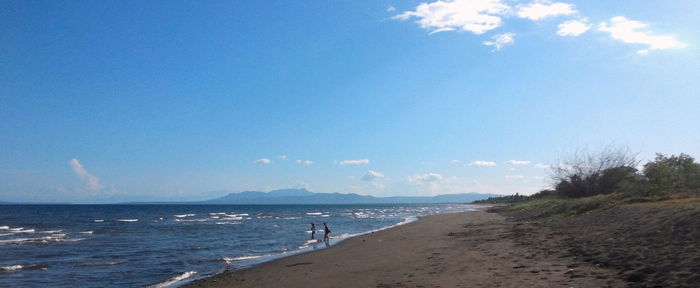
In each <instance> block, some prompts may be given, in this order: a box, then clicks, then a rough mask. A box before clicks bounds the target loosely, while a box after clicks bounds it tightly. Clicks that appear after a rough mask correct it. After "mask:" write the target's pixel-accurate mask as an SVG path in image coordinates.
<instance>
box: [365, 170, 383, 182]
mask: <svg viewBox="0 0 700 288" xmlns="http://www.w3.org/2000/svg"><path fill="white" fill-rule="evenodd" d="M381 178H384V174H382V173H381V172H377V171H374V170H369V171H367V173H366V174H365V175H364V176H362V180H364V181H373V180H376V179H381Z"/></svg>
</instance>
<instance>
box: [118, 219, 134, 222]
mask: <svg viewBox="0 0 700 288" xmlns="http://www.w3.org/2000/svg"><path fill="white" fill-rule="evenodd" d="M117 221H118V222H139V219H117Z"/></svg>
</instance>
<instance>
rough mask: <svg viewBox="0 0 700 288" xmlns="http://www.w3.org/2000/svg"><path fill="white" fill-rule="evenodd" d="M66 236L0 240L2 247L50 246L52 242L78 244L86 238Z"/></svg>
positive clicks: (56, 235) (55, 235)
mask: <svg viewBox="0 0 700 288" xmlns="http://www.w3.org/2000/svg"><path fill="white" fill-rule="evenodd" d="M65 237H66V234H54V235H51V236H44V237H34V238H14V239H4V240H0V245H22V244H49V243H52V242H77V241H82V240H85V238H65Z"/></svg>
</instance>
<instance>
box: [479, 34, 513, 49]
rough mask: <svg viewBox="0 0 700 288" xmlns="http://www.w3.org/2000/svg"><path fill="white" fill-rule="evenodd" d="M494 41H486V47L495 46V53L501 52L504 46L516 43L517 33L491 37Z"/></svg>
mask: <svg viewBox="0 0 700 288" xmlns="http://www.w3.org/2000/svg"><path fill="white" fill-rule="evenodd" d="M491 39H493V41H484V42H483V43H484V45H486V46H493V51H501V49H503V47H504V46H506V45H510V44H513V43H514V42H515V33H503V34H496V35H493V37H491Z"/></svg>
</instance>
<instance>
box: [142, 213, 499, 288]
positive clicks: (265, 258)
mask: <svg viewBox="0 0 700 288" xmlns="http://www.w3.org/2000/svg"><path fill="white" fill-rule="evenodd" d="M469 205H471V206H474V208H470V209H469V210H466V211H460V212H448V213H439V214H432V215H424V216H412V217H408V218H406V219H404V221H401V222H399V223H396V224H393V225H389V226H386V227H382V228H378V229H374V230H370V231H366V232H361V233H356V234H351V235H350V236H348V237H342V238H340V237H339V236H336V237H339V238H332V236H331V240H330V241H329V245H326V246H325V247H318V246H321V245H324V244H325V242H323V241H321V240H319V239H317V241H318V242H316V243H314V244H308V246H307V247H306V248H303V249H300V250H296V251H291V252H283V253H279V254H268V255H261V256H259V257H255V258H253V259H251V260H255V261H251V262H249V263H248V264H243V265H240V266H239V267H240V268H238V269H230V268H226V269H224V270H220V271H219V272H215V273H213V274H210V275H206V276H204V277H201V278H194V279H186V278H185V279H181V280H179V281H177V282H181V283H177V282H175V283H170V284H169V285H166V286H165V287H170V285H175V286H173V287H190V286H189V284H191V283H193V282H197V281H202V280H207V279H210V278H214V277H217V276H219V275H222V274H225V273H236V272H240V271H244V270H249V269H255V268H257V267H259V266H262V265H265V264H268V263H271V262H275V261H279V260H282V259H286V258H289V257H295V256H299V255H304V254H308V253H314V252H320V251H322V250H327V249H331V248H336V247H338V246H339V245H341V244H342V243H343V242H346V241H348V240H351V239H354V238H357V237H361V236H364V235H371V234H374V233H377V232H381V231H385V230H389V229H395V228H398V227H401V226H404V225H408V224H411V223H415V222H418V221H420V220H421V219H422V218H423V217H429V216H434V215H444V214H456V213H467V212H473V211H478V210H485V209H488V208H490V207H493V206H494V205H490V204H469ZM243 257H246V256H243ZM190 272H192V271H190ZM190 272H185V273H184V274H188V273H190ZM195 274H196V273H195ZM191 275H194V274H191ZM191 275H190V276H191ZM179 276H181V275H178V276H175V277H172V278H170V279H168V280H166V281H165V282H170V281H171V280H172V279H174V278H177V277H179ZM187 278H189V277H187ZM188 280H189V281H188ZM165 282H161V283H156V284H153V285H151V286H153V287H155V286H154V285H160V284H163V283H165ZM151 286H149V287H151Z"/></svg>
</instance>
